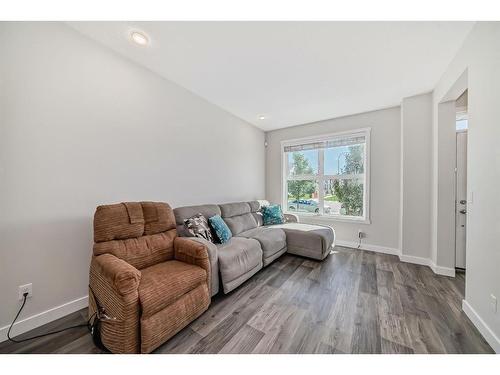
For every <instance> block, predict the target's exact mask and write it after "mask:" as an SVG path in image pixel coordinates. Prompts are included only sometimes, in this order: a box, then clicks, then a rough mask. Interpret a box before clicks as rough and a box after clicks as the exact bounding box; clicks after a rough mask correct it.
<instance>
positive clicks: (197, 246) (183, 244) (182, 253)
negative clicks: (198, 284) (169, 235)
mask: <svg viewBox="0 0 500 375" xmlns="http://www.w3.org/2000/svg"><path fill="white" fill-rule="evenodd" d="M174 250H175V255H174V257H175V259H177V260H180V261H181V262H185V263H189V264H193V265H195V266H198V267H201V268H203V269H204V270H205V271H206V272H207V285H208V288H209V290H210V286H211V272H212V270H211V267H210V258H209V256H208V249H207V246H206V245H204V244H202V243H200V242H197V241H192V240H191V239H189V238H187V237H176V238H175V240H174Z"/></svg>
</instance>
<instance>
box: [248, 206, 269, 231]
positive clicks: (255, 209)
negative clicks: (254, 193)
mask: <svg viewBox="0 0 500 375" xmlns="http://www.w3.org/2000/svg"><path fill="white" fill-rule="evenodd" d="M248 204H249V205H250V212H251V213H252V216H253V217H254V219H255V221H256V222H257V226H259V227H260V226H262V225H264V220H263V218H262V207H263V206H269V202H268V201H266V200H258V201H251V202H248Z"/></svg>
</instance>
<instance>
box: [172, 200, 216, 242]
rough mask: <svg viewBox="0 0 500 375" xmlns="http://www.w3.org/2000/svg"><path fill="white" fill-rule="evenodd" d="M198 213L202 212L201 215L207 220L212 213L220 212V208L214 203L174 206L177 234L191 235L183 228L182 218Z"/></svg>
mask: <svg viewBox="0 0 500 375" xmlns="http://www.w3.org/2000/svg"><path fill="white" fill-rule="evenodd" d="M199 213H201V214H203V216H205V217H206V218H207V220H208V219H209V218H210V217H212V216H214V215H220V214H221V212H220V208H219V206H217V205H216V204H201V205H197V206H184V207H177V208H175V209H174V216H175V223H176V225H177V231H178V232H179V236H183V237H191V235H190V234H189V232H187V231H186V230H185V228H184V220H186V219H189V218H190V217H192V216H194V215H196V214H199Z"/></svg>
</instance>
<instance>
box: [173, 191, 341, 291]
mask: <svg viewBox="0 0 500 375" xmlns="http://www.w3.org/2000/svg"><path fill="white" fill-rule="evenodd" d="M267 204H269V203H268V202H267V201H252V202H238V203H226V204H220V205H215V204H205V205H199V206H186V207H178V208H175V209H174V215H175V220H176V225H177V232H178V234H179V235H180V236H184V237H190V236H191V235H190V234H189V232H187V231H186V229H185V227H184V220H185V219H188V218H190V217H192V216H194V215H196V214H198V213H201V214H203V215H204V216H205V217H207V218H209V217H212V216H214V215H221V216H222V218H223V219H224V221H225V222H226V224H227V226H228V227H229V229H230V230H231V232H232V234H233V237H232V238H231V239H230V240H229V241H228V242H227V243H225V244H214V243H211V242H209V241H207V240H205V239H203V238H198V237H191V239H192V240H194V241H198V242H201V243H203V244H205V245H206V246H207V248H208V252H209V258H210V264H211V267H212V280H211V282H212V285H211V286H212V288H211V289H212V295H215V294H217V293H218V292H219V289H220V286H219V282H220V281H221V282H222V289H223V291H224V293H229V292H230V291H232V290H233V289H235V288H236V287H238V286H239V285H241V284H242V283H243V282H245V281H246V280H248V279H249V278H250V277H252V276H253V275H254V274H255V273H257V272H258V271H259V270H260V269H262V268H263V267H265V266H267V265H269V264H270V263H271V262H273V261H274V260H275V259H277V258H279V257H280V256H281V255H282V254H284V253H286V252H288V253H291V254H296V255H301V256H305V257H309V258H313V259H318V260H322V259H324V258H326V256H327V255H328V254H329V252H330V249H331V248H332V247H333V246H334V241H335V232H334V230H333V228H331V227H328V226H323V225H310V224H302V223H299V222H298V218H297V216H295V215H290V214H285V221H286V222H285V223H284V224H279V225H269V226H265V225H263V220H262V213H261V207H262V206H263V205H267ZM219 276H220V280H219Z"/></svg>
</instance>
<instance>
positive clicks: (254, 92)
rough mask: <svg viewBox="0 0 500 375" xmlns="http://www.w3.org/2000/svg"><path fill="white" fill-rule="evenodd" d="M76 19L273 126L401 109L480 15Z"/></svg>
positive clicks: (116, 46) (427, 87) (434, 77)
mask: <svg viewBox="0 0 500 375" xmlns="http://www.w3.org/2000/svg"><path fill="white" fill-rule="evenodd" d="M69 25H70V26H72V27H73V28H75V29H77V30H79V31H80V32H82V33H83V34H86V35H87V36H89V37H91V38H93V39H95V40H97V41H99V42H100V43H102V44H104V45H106V46H108V47H110V48H112V49H113V50H115V51H117V52H118V53H120V54H122V55H125V56H126V57H128V58H130V59H131V60H133V61H135V62H137V63H139V64H141V65H143V66H145V67H147V68H149V69H150V70H152V71H154V72H156V73H158V74H160V75H161V76H163V77H165V78H167V79H169V80H171V81H174V82H176V83H177V84H179V85H181V86H184V87H185V88H187V89H189V90H190V91H192V92H194V93H196V94H198V95H200V96H202V97H203V98H205V99H206V100H208V101H210V102H212V103H214V104H216V105H218V106H220V107H222V108H223V109H225V110H227V111H228V112H231V113H233V114H234V115H236V116H238V117H240V118H242V119H244V120H246V121H248V122H250V123H252V124H254V125H256V126H258V127H259V128H261V129H263V130H266V131H267V130H272V129H278V128H283V127H288V126H293V125H298V124H303V123H308V122H313V121H318V120H324V119H328V118H333V117H339V116H344V115H349V114H354V113H360V112H366V111H370V110H374V109H380V108H386V107H391V106H395V105H399V104H400V102H401V99H402V98H403V97H407V96H411V95H415V94H420V93H424V92H428V91H431V90H432V89H433V88H434V86H435V84H436V83H437V81H438V79H439V78H440V76H441V74H442V73H443V72H444V71H445V69H446V67H447V65H448V64H449V63H450V61H451V59H452V58H453V56H454V55H455V53H456V52H457V50H458V49H459V47H460V45H461V44H462V42H463V40H464V39H465V37H466V35H467V34H468V33H469V31H470V30H471V28H472V26H473V22H70V23H69ZM133 29H139V30H142V31H144V32H146V33H147V34H148V35H149V38H150V39H151V44H150V45H149V46H148V47H141V46H137V45H134V44H132V43H131V42H130V41H129V39H128V35H129V33H130V31H131V30H133ZM259 115H265V116H266V119H265V120H259V119H258V117H259Z"/></svg>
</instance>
